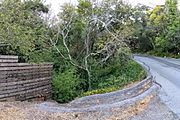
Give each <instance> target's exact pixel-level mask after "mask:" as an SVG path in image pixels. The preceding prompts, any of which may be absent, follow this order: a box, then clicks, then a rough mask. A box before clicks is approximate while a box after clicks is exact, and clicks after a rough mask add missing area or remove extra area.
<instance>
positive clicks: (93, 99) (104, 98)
mask: <svg viewBox="0 0 180 120" xmlns="http://www.w3.org/2000/svg"><path fill="white" fill-rule="evenodd" d="M152 85H153V81H152V76H148V77H147V78H146V79H145V80H143V81H141V82H140V83H138V84H136V85H135V86H133V87H130V88H127V89H124V90H119V91H115V92H110V93H105V94H96V95H91V96H86V97H82V98H79V99H77V100H74V101H72V102H71V103H70V106H73V107H84V106H94V105H100V104H102V103H103V104H112V103H115V102H120V101H124V100H127V99H130V98H133V97H136V96H138V95H140V94H142V93H143V92H145V91H146V90H148V89H149V88H150V87H151V86H152Z"/></svg>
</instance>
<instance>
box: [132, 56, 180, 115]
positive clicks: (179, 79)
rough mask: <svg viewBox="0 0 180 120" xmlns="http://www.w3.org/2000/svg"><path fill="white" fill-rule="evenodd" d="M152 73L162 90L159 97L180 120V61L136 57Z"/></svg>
mask: <svg viewBox="0 0 180 120" xmlns="http://www.w3.org/2000/svg"><path fill="white" fill-rule="evenodd" d="M134 59H135V60H136V61H137V62H139V63H140V64H142V65H143V64H144V65H146V66H149V68H150V72H151V73H152V75H153V76H154V78H155V81H156V82H157V83H159V84H160V85H161V86H162V88H161V90H160V92H159V97H160V99H161V101H162V102H163V103H165V104H166V105H167V106H168V107H169V108H170V109H171V110H172V111H173V112H174V113H175V114H176V115H177V116H178V117H179V118H180V59H172V58H160V57H145V56H136V55H135V56H134Z"/></svg>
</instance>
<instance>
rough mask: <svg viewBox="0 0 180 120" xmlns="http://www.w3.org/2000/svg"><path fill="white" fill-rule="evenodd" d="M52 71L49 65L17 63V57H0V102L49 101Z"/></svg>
mask: <svg viewBox="0 0 180 120" xmlns="http://www.w3.org/2000/svg"><path fill="white" fill-rule="evenodd" d="M52 69H53V66H52V64H50V63H45V64H27V63H18V57H17V56H0V101H26V100H28V101H42V100H47V99H50V98H51V79H52Z"/></svg>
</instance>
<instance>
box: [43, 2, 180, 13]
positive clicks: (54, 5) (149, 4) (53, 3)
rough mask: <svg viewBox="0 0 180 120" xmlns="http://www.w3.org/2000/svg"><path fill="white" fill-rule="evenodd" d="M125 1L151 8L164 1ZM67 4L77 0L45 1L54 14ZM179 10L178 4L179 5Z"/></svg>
mask: <svg viewBox="0 0 180 120" xmlns="http://www.w3.org/2000/svg"><path fill="white" fill-rule="evenodd" d="M125 1H126V2H129V3H131V4H132V5H136V4H138V3H141V4H145V5H148V6H151V7H154V6H155V5H163V4H164V3H165V0H125ZM67 2H71V3H73V4H75V3H76V2H77V0H46V3H47V4H51V7H52V10H53V12H54V13H55V14H57V13H58V12H59V9H60V7H59V6H60V5H62V4H64V3H67ZM178 2H179V3H180V0H178ZM179 8H180V4H179Z"/></svg>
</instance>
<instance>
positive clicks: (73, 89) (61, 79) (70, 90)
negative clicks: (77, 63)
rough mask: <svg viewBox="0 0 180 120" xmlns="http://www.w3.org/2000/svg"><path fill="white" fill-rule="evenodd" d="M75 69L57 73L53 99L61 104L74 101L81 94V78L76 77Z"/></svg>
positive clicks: (53, 83) (54, 81)
mask: <svg viewBox="0 0 180 120" xmlns="http://www.w3.org/2000/svg"><path fill="white" fill-rule="evenodd" d="M74 71H75V70H74V69H68V70H65V71H64V72H63V73H58V74H57V73H56V74H55V75H54V79H53V81H52V85H53V99H54V100H56V101H57V102H59V103H65V102H68V101H71V100H73V99H74V98H75V97H77V96H78V95H79V94H80V90H79V89H78V87H79V84H80V82H79V77H78V76H77V75H75V72H74Z"/></svg>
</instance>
